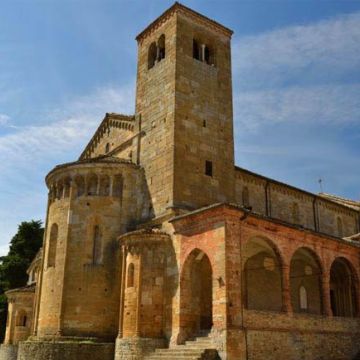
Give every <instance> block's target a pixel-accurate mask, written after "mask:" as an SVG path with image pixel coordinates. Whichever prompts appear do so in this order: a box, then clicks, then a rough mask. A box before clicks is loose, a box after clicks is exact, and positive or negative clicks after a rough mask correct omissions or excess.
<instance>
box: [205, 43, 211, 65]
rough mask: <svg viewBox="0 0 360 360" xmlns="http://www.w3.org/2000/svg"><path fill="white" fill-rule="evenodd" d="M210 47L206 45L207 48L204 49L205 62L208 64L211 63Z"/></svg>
mask: <svg viewBox="0 0 360 360" xmlns="http://www.w3.org/2000/svg"><path fill="white" fill-rule="evenodd" d="M210 60H211V58H210V48H209V47H208V46H206V45H205V49H204V62H206V63H207V64H210Z"/></svg>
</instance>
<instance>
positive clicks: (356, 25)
mask: <svg viewBox="0 0 360 360" xmlns="http://www.w3.org/2000/svg"><path fill="white" fill-rule="evenodd" d="M359 43H360V13H353V14H350V15H343V16H338V17H336V18H332V19H328V20H323V21H320V22H317V23H314V24H309V25H298V26H290V27H286V28H283V29H279V30H274V31H269V32H266V33H263V34H260V35H255V36H247V37H242V38H239V40H238V41H237V42H236V43H235V45H234V48H233V60H234V61H233V63H234V69H235V71H236V72H237V73H238V74H242V73H243V72H244V71H249V70H250V71H256V72H263V73H264V74H263V75H265V74H266V73H268V72H270V74H269V73H268V75H269V76H274V75H278V76H280V77H281V76H283V75H284V71H291V72H294V71H295V70H308V69H309V68H314V67H315V68H317V69H319V70H320V71H324V68H326V69H329V70H330V71H331V72H337V71H340V72H342V71H348V70H349V69H350V68H351V69H356V68H358V67H359V65H360V46H359ZM328 75H329V76H331V74H328ZM254 76H259V74H258V73H257V74H254Z"/></svg>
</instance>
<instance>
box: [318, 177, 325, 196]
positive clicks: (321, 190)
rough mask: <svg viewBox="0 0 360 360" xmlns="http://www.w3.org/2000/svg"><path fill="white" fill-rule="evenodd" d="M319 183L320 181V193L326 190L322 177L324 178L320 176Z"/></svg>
mask: <svg viewBox="0 0 360 360" xmlns="http://www.w3.org/2000/svg"><path fill="white" fill-rule="evenodd" d="M318 183H319V186H320V193H323V192H324V189H323V179H322V178H319V180H318Z"/></svg>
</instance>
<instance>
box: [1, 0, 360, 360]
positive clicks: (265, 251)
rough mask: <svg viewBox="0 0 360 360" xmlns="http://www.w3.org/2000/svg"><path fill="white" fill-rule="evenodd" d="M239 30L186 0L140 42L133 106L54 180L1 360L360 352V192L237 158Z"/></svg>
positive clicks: (333, 356) (335, 359)
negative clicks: (299, 181) (271, 173)
mask: <svg viewBox="0 0 360 360" xmlns="http://www.w3.org/2000/svg"><path fill="white" fill-rule="evenodd" d="M231 37H232V31H231V30H229V29H228V28H226V27H224V26H223V25H221V24H219V23H217V22H215V21H213V20H211V19H208V18H207V17H205V16H203V15H201V14H199V13H197V12H195V11H193V10H191V9H189V8H187V7H185V6H183V5H181V4H179V3H175V4H174V5H173V6H172V7H170V8H169V9H168V10H167V11H165V13H163V14H162V15H161V16H160V17H159V18H157V19H156V20H155V21H154V22H153V23H151V24H150V25H149V26H148V27H147V28H146V29H145V30H144V31H143V32H141V33H140V34H139V35H138V36H137V38H136V39H137V42H138V67H137V85H136V106H135V115H131V116H128V115H122V114H114V113H107V114H106V116H105V117H104V119H103V121H102V122H101V123H100V125H99V127H98V129H97V130H96V132H95V134H94V136H93V137H92V138H91V139H90V141H89V143H88V145H87V146H86V147H85V149H84V151H83V152H82V154H81V155H80V157H79V159H78V160H77V161H75V162H72V163H67V164H63V165H59V166H56V167H55V168H54V169H53V170H52V171H50V173H49V174H48V175H47V177H46V184H47V186H48V189H49V198H48V207H47V217H46V228H45V235H44V244H43V249H42V252H40V253H39V254H38V256H37V258H36V259H35V260H34V262H33V264H32V265H31V267H30V268H29V276H30V280H29V284H28V285H27V286H25V287H24V288H20V289H14V290H11V291H9V292H8V293H7V297H8V301H9V319H8V323H7V330H6V338H5V342H4V344H3V345H2V346H1V349H0V359H1V360H10V359H18V360H30V359H37V360H47V359H53V360H60V359H61V360H63V359H64V360H82V359H89V358H91V359H92V360H100V359H101V360H123V359H124V360H125V359H127V360H128V359H134V360H137V359H139V360H140V359H154V360H155V359H161V358H162V359H164V358H166V359H172V358H174V359H181V358H182V356H185V355H184V354H188V357H186V356H185V357H184V358H189V356H193V358H194V359H198V358H202V359H227V360H241V359H253V360H262V359H270V360H282V359H283V360H289V359H293V360H295V359H308V360H310V359H324V360H325V359H326V360H344V359H355V357H356V356H359V351H360V343H359V341H358V339H359V335H360V321H359V310H360V296H359V292H360V282H359V281H360V268H359V260H360V257H359V255H360V234H359V233H360V202H357V201H352V200H347V199H342V198H340V197H336V196H333V195H328V194H318V195H316V194H312V193H308V192H306V191H303V190H301V189H297V188H295V187H293V186H290V185H287V184H283V183H281V182H278V181H276V180H273V179H269V178H266V177H264V176H261V175H258V174H255V173H252V172H250V171H248V170H246V169H243V168H240V167H237V166H235V163H234V136H233V114H232V77H231Z"/></svg>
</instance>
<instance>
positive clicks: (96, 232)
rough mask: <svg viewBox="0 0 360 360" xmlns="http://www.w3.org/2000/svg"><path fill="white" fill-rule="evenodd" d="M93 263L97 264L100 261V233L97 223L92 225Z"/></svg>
mask: <svg viewBox="0 0 360 360" xmlns="http://www.w3.org/2000/svg"><path fill="white" fill-rule="evenodd" d="M93 239H94V240H93V264H95V265H98V264H100V263H101V252H102V251H101V250H102V249H101V248H102V242H101V233H100V228H99V226H98V225H95V226H94V234H93Z"/></svg>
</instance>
